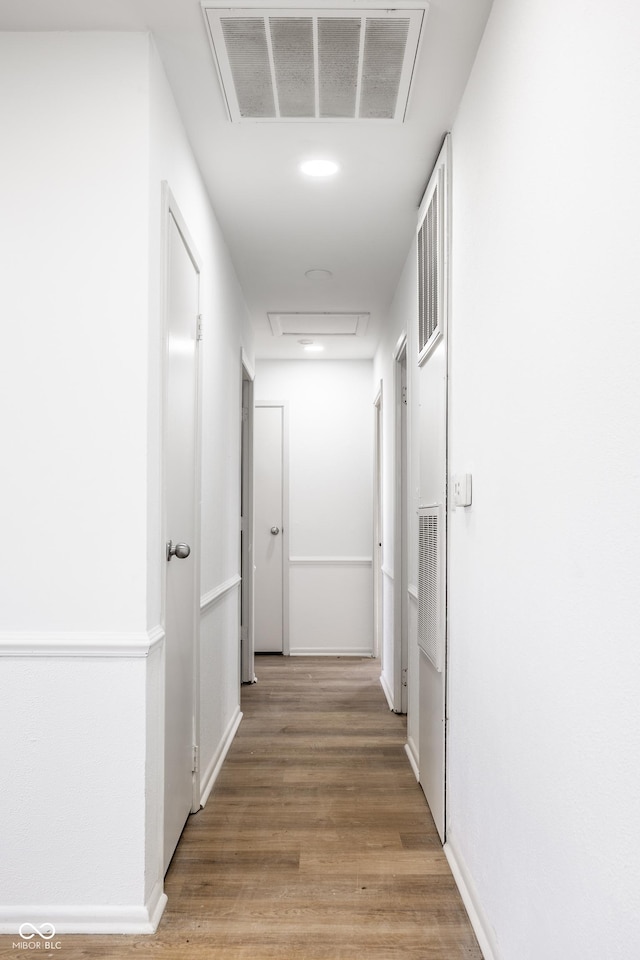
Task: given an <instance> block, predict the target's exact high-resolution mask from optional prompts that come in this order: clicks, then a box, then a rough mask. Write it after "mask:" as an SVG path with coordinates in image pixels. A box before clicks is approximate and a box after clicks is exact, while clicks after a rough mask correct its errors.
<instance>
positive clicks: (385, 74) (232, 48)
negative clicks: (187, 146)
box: [205, 7, 426, 122]
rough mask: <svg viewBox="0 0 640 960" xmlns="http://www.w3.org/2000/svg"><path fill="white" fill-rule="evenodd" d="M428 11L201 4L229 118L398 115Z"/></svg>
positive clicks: (385, 117)
mask: <svg viewBox="0 0 640 960" xmlns="http://www.w3.org/2000/svg"><path fill="white" fill-rule="evenodd" d="M425 13H426V10H425V9H421V10H375V11H372V10H364V11H358V12H357V14H355V12H354V11H353V10H351V11H348V12H347V11H344V12H343V11H336V10H323V11H319V10H258V9H256V8H252V9H245V8H238V9H214V8H213V7H205V16H206V19H207V24H208V26H209V35H210V39H211V43H212V47H213V52H214V56H215V60H216V65H217V67H218V73H219V75H220V80H221V83H222V89H223V92H224V95H225V100H226V104H227V108H228V111H229V117H230V119H231V120H233V121H238V122H239V121H256V120H261V121H277V120H286V121H294V120H299V121H306V122H308V121H311V120H332V121H339V120H351V121H353V120H368V121H374V120H376V121H402V120H403V119H404V116H405V112H406V108H407V100H408V96H409V90H410V86H411V79H412V76H413V70H414V66H415V61H416V57H417V52H418V43H419V40H420V34H421V30H422V24H423V20H424V18H425Z"/></svg>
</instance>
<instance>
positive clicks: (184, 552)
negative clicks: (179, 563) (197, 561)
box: [167, 540, 191, 560]
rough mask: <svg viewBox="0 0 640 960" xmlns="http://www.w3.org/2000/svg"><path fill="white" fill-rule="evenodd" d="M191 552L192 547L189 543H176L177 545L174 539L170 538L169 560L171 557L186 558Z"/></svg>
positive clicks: (168, 546)
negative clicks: (174, 543)
mask: <svg viewBox="0 0 640 960" xmlns="http://www.w3.org/2000/svg"><path fill="white" fill-rule="evenodd" d="M190 553H191V547H190V546H189V544H188V543H176V545H175V547H174V545H173V540H169V542H168V543H167V560H171V557H177V558H178V560H186V559H187V557H188V556H189V554H190Z"/></svg>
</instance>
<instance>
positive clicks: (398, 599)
mask: <svg viewBox="0 0 640 960" xmlns="http://www.w3.org/2000/svg"><path fill="white" fill-rule="evenodd" d="M393 357H394V360H395V364H394V388H395V405H396V409H395V458H394V460H395V491H394V497H395V509H394V560H393V569H394V624H393V659H394V666H393V706H394V710H395V712H396V713H406V712H407V705H408V681H407V672H408V669H409V649H408V647H409V610H408V604H409V538H408V503H409V490H408V483H409V471H408V462H409V458H408V380H407V373H408V371H407V335H406V333H403V334H402V336H401V337H400V339H399V340H398V343H397V344H396V349H395V350H394V354H393Z"/></svg>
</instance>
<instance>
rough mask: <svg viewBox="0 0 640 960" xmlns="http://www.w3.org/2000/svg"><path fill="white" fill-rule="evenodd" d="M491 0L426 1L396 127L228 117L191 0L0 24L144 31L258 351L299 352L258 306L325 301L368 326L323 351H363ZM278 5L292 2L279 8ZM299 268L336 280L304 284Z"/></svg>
mask: <svg viewBox="0 0 640 960" xmlns="http://www.w3.org/2000/svg"><path fill="white" fill-rule="evenodd" d="M491 2H492V0H432V2H431V4H430V5H429V12H428V15H427V18H426V23H425V28H424V32H423V38H422V44H421V50H420V53H419V56H418V62H417V66H416V71H415V75H414V80H413V86H412V92H411V98H410V101H409V108H408V111H407V116H406V120H405V122H404V123H402V124H393V123H389V124H384V123H383V124H378V123H371V124H367V123H363V122H353V123H349V122H335V123H334V122H322V123H319V122H311V123H300V122H295V123H285V122H282V123H244V124H233V123H230V122H229V120H228V119H227V114H226V109H225V105H224V101H223V97H222V93H221V89H220V84H219V80H218V75H217V71H216V67H215V64H214V60H213V57H212V53H211V48H210V45H209V40H208V35H207V28H206V25H205V19H204V16H203V13H202V9H201V5H200V2H199V0H107V2H105V0H0V29H1V30H74V29H78V30H89V29H91V30H149V31H151V32H152V33H153V35H154V37H155V40H156V43H157V46H158V49H159V52H160V55H161V57H162V59H163V62H164V65H165V69H166V71H167V75H168V77H169V81H170V83H171V85H172V88H173V91H174V95H175V97H176V100H177V102H178V106H179V108H180V111H181V113H182V115H183V119H184V123H185V127H186V129H187V133H188V135H189V138H190V141H191V144H192V146H193V149H194V151H195V154H196V157H197V160H198V162H199V165H200V168H201V170H202V173H203V176H204V179H205V182H206V184H207V187H208V189H209V192H210V195H211V198H212V202H213V205H214V208H215V210H216V213H217V216H218V219H219V221H220V224H221V226H222V230H223V232H224V235H225V237H226V240H227V243H228V245H229V248H230V251H231V255H232V258H233V261H234V263H235V267H236V271H237V273H238V277H239V279H240V283H241V285H242V287H243V290H244V293H245V297H246V300H247V304H248V307H249V311H250V313H251V317H252V321H253V324H254V329H255V334H256V341H255V343H256V356H257V357H259V358H267V357H272V358H276V357H279V358H293V357H300V356H301V355H302V353H301V351H302V348H301V346H300V345H299V344H298V343H297V339H296V338H295V337H282V336H281V337H274V336H273V334H272V329H271V325H270V324H269V320H268V316H267V314H268V313H293V312H316V313H321V312H332V311H336V312H341V313H346V312H349V313H368V314H369V315H370V317H369V322H368V324H367V330H366V334H365V335H364V336H358V337H353V338H349V337H335V338H332V337H327V338H326V340H325V346H326V349H325V352H324V353H323V354H321V356H322V357H323V358H327V359H337V358H349V357H359V358H365V357H371V356H373V353H374V351H375V348H376V345H377V342H378V339H379V336H380V331H381V327H382V324H383V323H384V318H385V315H386V312H387V309H388V306H389V304H390V302H391V299H392V297H393V293H394V290H395V288H396V285H397V282H398V279H399V276H400V272H401V270H402V266H403V264H404V262H405V259H406V256H407V252H408V249H409V246H410V244H411V241H412V238H413V236H414V232H415V228H416V213H417V209H418V205H419V203H420V199H421V197H422V194H423V192H424V188H425V185H426V181H427V178H428V175H429V171H430V168H431V166H432V164H433V162H434V160H435V157H436V155H437V152H438V149H439V146H440V144H441V141H442V137H443V135H444V133H445V132H446V131H447V130H449V129H450V128H451V126H452V124H453V120H454V118H455V113H456V109H457V105H458V102H459V100H460V97H461V95H462V92H463V90H464V86H465V83H466V80H467V77H468V75H469V71H470V69H471V65H472V63H473V58H474V56H475V52H476V50H477V47H478V44H479V42H480V38H481V35H482V31H483V29H484V25H485V22H486V19H487V16H488V13H489V9H490V7H491ZM259 3H260V0H251V2H246V3H245V4H241V3H236V4H235V6H238V7H239V6H257V5H259ZM285 5H286V6H289V7H291V6H296V7H302V4H299V3H294V2H291V0H287V2H286V3H281V4H279V5H278V6H280V7H284V6H285ZM421 5H422V6H424V5H425V4H424V3H423V4H420V3H418V2H416V0H413V2H406V3H402V2H398V4H397V6H398V7H399V8H401V9H402V8H404V9H408V8H411V7H416V6H421ZM220 6H233V4H230V3H221V4H220ZM273 6H275V4H273ZM307 6H309V7H313V8H314V9H316V10H317V9H322V8H325V9H334V8H335V7H337V6H339V7H340V8H341V9H345V10H350V9H363V8H364V9H370V8H371V6H372V4H371V3H367V0H361V2H354V0H350V2H344V0H343V2H342V3H340V4H336V3H335V2H333V3H332V2H331V0H323V2H318V0H312V2H311V3H308V4H307ZM315 156H322V157H329V158H332V159H335V160H336V161H337V162H338V163H339V164H340V168H341V169H340V173H339V174H338V175H336V176H335V177H333V178H332V179H331V180H328V181H322V182H319V181H312V180H308V179H306V178H305V177H304V176H303V175H302V174H300V172H299V171H298V164H299V163H300V162H301V161H302V160H304V159H308V158H310V157H315ZM309 269H324V270H330V271H331V272H332V274H333V276H332V278H331V279H323V280H310V279H307V278H306V277H305V272H306V271H307V270H309ZM312 356H317V355H312Z"/></svg>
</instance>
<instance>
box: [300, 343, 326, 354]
mask: <svg viewBox="0 0 640 960" xmlns="http://www.w3.org/2000/svg"><path fill="white" fill-rule="evenodd" d="M303 349H304V350H306V351H307V353H322V351H323V350H324V347H323V346H322V344H321V343H308V344H307V345H306V347H304V348H303Z"/></svg>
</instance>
